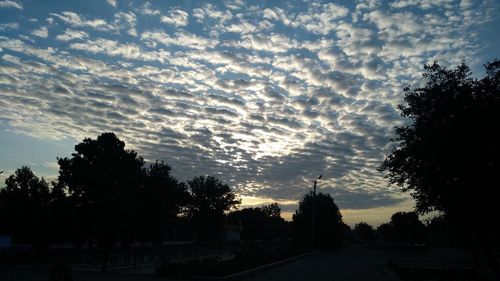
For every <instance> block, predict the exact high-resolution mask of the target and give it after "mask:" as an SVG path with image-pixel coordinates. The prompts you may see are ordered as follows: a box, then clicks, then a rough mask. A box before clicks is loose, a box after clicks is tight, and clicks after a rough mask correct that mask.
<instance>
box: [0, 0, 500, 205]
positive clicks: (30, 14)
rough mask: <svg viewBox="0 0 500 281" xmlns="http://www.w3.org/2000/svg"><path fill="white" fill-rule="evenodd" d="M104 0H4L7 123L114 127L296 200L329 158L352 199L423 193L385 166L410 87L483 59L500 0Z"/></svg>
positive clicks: (35, 130) (330, 185) (77, 135)
mask: <svg viewBox="0 0 500 281" xmlns="http://www.w3.org/2000/svg"><path fill="white" fill-rule="evenodd" d="M92 4H93V5H95V6H93V7H86V6H85V5H89V3H86V2H81V1H76V2H74V3H71V2H70V1H64V2H61V3H59V4H58V6H50V9H49V8H47V7H44V6H43V5H44V3H43V1H23V2H22V4H21V2H20V1H6V0H5V1H0V19H1V20H0V21H1V22H0V122H1V124H2V125H6V126H9V127H11V128H13V129H14V130H15V131H17V132H21V133H23V134H25V135H29V136H34V137H39V138H47V139H60V138H65V137H70V138H74V139H82V138H83V137H94V136H96V135H97V134H99V133H101V132H104V131H114V132H116V133H117V134H118V135H119V137H120V138H122V139H124V140H125V141H126V143H127V144H128V146H129V147H130V148H133V149H136V150H138V151H139V153H140V154H141V155H144V156H145V157H146V159H147V160H150V161H154V160H155V159H156V158H159V159H162V160H165V161H166V162H167V163H169V164H171V165H172V166H173V167H174V173H175V175H176V176H177V177H178V178H179V179H180V180H186V179H188V178H191V177H192V176H194V175H199V174H210V175H215V176H217V177H220V178H221V179H223V180H225V181H228V182H230V184H231V185H233V186H234V187H235V188H236V189H237V192H238V194H239V195H240V196H243V198H244V199H245V198H250V199H251V202H259V200H258V198H262V202H264V201H265V202H268V201H269V200H278V201H279V202H285V204H288V205H287V206H290V202H293V201H294V200H297V199H298V198H300V196H301V195H302V194H304V192H305V191H306V190H307V189H309V188H310V185H311V179H313V178H315V177H317V176H318V175H319V174H323V176H324V178H325V179H324V180H323V181H322V182H321V183H320V186H321V188H322V189H324V190H325V191H327V192H331V193H332V194H333V196H334V197H335V198H337V201H338V203H339V205H340V207H341V208H347V209H354V210H359V209H373V208H382V207H387V206H392V205H395V204H401V202H407V203H406V204H408V205H411V202H410V201H408V198H407V197H406V196H404V195H401V194H400V193H399V192H398V191H397V190H393V189H389V188H387V187H386V182H385V180H384V179H383V178H382V176H381V175H380V174H379V173H378V172H377V171H376V168H377V166H378V165H379V163H380V162H381V160H382V159H383V157H384V154H385V153H386V152H387V151H388V149H389V139H390V137H391V134H392V128H393V126H395V125H400V124H402V120H401V119H400V117H399V114H398V113H397V112H396V111H395V109H394V107H395V105H396V104H398V103H400V102H401V101H402V94H401V89H402V88H403V87H404V86H406V85H408V84H409V83H412V81H416V80H418V79H419V78H420V75H419V73H420V72H421V70H422V66H423V64H424V63H427V62H431V61H433V60H439V61H440V62H441V63H443V64H446V65H453V64H456V63H458V62H459V61H460V60H462V59H470V58H477V61H471V62H470V63H472V64H476V65H477V64H478V63H480V62H484V60H483V58H482V57H478V56H477V55H478V53H477V52H478V51H479V50H481V46H484V45H485V44H488V40H487V38H486V39H485V37H484V36H483V35H482V33H481V31H482V30H483V29H484V27H485V26H486V25H487V24H490V23H491V22H495V21H496V22H498V18H495V17H498V14H499V13H498V8H499V7H498V5H499V4H498V3H497V2H496V1H493V0H491V1H480V2H479V1H478V2H474V1H452V0H450V1H425V0H422V1H404V0H401V1H363V0H359V1H352V2H351V1H348V2H346V1H343V2H340V1H339V2H338V3H326V2H320V1H303V2H300V5H299V4H298V3H297V5H293V3H292V4H284V3H283V4H282V3H281V2H276V3H272V4H270V3H268V4H266V5H259V4H258V3H257V2H254V1H248V2H245V1H223V2H212V1H210V2H208V1H193V2H190V3H189V4H187V2H186V3H183V2H179V3H178V4H177V5H173V4H169V3H167V2H141V3H138V2H134V1H122V0H113V1H111V0H108V1H102V3H97V2H94V1H93V2H92ZM12 10H15V11H16V13H12ZM494 55H498V54H491V56H494ZM250 199H249V200H250ZM244 202H245V200H244ZM249 202H250V201H249ZM287 208H288V209H290V210H291V209H293V208H291V207H287Z"/></svg>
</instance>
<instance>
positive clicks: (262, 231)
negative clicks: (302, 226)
mask: <svg viewBox="0 0 500 281" xmlns="http://www.w3.org/2000/svg"><path fill="white" fill-rule="evenodd" d="M280 213H281V209H280V207H279V205H278V204H277V203H272V204H269V205H265V206H262V207H256V208H244V209H241V210H237V211H234V212H231V213H229V214H228V215H227V222H228V223H230V224H233V225H235V224H239V225H241V238H242V239H244V240H272V239H279V238H282V239H285V238H288V237H289V230H288V228H289V227H288V223H287V222H286V221H285V220H284V219H283V218H282V217H281V216H280Z"/></svg>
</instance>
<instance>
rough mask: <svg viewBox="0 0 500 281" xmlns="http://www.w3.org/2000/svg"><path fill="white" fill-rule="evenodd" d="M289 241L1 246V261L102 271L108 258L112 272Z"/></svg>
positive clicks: (222, 255) (215, 255)
mask: <svg viewBox="0 0 500 281" xmlns="http://www.w3.org/2000/svg"><path fill="white" fill-rule="evenodd" d="M288 243H289V242H287V241H274V242H265V241H260V242H233V243H218V244H180V245H179V244H176V245H161V246H149V247H147V246H146V247H134V248H123V249H122V248H114V249H112V250H110V251H108V252H103V251H101V250H98V249H48V250H43V251H36V250H34V249H30V248H5V249H0V264H6V265H9V266H30V267H50V266H52V265H56V264H66V265H69V266H71V267H72V268H74V269H76V270H84V271H100V270H101V269H102V268H103V264H104V261H105V260H106V261H107V262H106V268H107V270H109V271H112V270H120V269H129V268H137V267H142V266H156V265H159V264H160V263H162V262H163V261H174V260H192V259H199V258H203V257H219V258H222V259H223V258H225V257H226V258H227V257H230V256H232V255H234V253H236V252H237V251H240V250H244V249H254V250H255V249H259V248H262V249H264V248H269V247H286V246H288Z"/></svg>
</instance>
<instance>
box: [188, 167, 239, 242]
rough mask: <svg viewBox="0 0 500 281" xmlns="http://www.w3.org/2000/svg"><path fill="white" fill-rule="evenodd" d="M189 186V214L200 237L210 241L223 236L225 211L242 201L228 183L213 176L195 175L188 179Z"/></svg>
mask: <svg viewBox="0 0 500 281" xmlns="http://www.w3.org/2000/svg"><path fill="white" fill-rule="evenodd" d="M188 186H189V191H190V198H189V201H188V216H189V218H190V219H191V220H192V221H193V222H194V223H195V225H196V228H197V230H198V239H199V240H202V241H210V240H216V239H219V238H221V237H222V227H223V225H224V219H225V214H224V213H225V212H226V211H229V210H231V209H232V208H233V207H235V206H236V205H237V204H240V201H239V200H237V199H236V196H235V195H234V193H233V192H232V191H231V188H230V187H229V186H228V185H227V184H224V183H222V182H221V181H220V180H218V179H216V178H214V177H211V176H208V177H205V176H199V177H195V178H193V179H192V180H190V181H188Z"/></svg>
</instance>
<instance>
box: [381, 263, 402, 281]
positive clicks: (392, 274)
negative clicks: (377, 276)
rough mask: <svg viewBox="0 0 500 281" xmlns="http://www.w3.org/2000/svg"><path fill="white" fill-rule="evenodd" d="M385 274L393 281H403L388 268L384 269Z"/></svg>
mask: <svg viewBox="0 0 500 281" xmlns="http://www.w3.org/2000/svg"><path fill="white" fill-rule="evenodd" d="M384 271H385V273H386V274H387V275H388V276H389V278H390V279H391V280H392V281H403V279H401V278H400V277H399V276H398V275H397V274H396V273H395V272H394V271H392V270H391V269H390V268H389V267H388V266H385V267H384Z"/></svg>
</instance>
